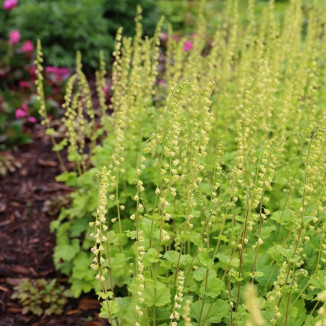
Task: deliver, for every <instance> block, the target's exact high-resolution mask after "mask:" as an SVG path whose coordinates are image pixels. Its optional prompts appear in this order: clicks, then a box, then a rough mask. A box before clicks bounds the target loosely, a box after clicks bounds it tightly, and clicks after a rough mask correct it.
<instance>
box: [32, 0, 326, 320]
mask: <svg viewBox="0 0 326 326" xmlns="http://www.w3.org/2000/svg"><path fill="white" fill-rule="evenodd" d="M237 5H238V1H237V0H228V1H227V3H226V8H225V15H223V17H224V19H223V21H221V25H220V26H219V28H217V31H216V34H215V36H214V39H213V41H212V44H211V48H210V49H209V50H208V49H207V47H206V44H205V35H206V26H205V18H204V16H203V14H202V11H200V13H199V17H198V28H197V33H196V34H195V35H194V36H193V42H192V43H191V46H190V44H189V43H185V42H186V41H185V39H181V40H178V39H175V38H173V31H172V29H171V28H169V30H168V37H167V44H166V53H165V55H166V63H165V66H164V67H163V70H160V71H158V67H161V66H160V65H159V62H160V61H159V58H160V55H159V54H160V51H161V49H160V48H159V35H160V29H161V25H162V21H161V22H160V23H159V25H158V28H157V31H156V33H155V35H154V37H153V38H147V37H145V38H143V37H142V26H141V18H142V17H141V10H140V9H139V10H138V15H137V17H136V34H135V37H134V38H133V39H131V38H129V37H123V36H122V29H120V30H119V31H118V33H117V36H116V46H115V50H114V53H113V56H114V58H115V61H114V64H113V71H112V92H113V95H112V103H111V105H110V107H109V108H107V107H106V103H105V100H104V98H103V92H102V91H103V89H104V87H105V83H104V76H105V66H104V59H103V54H101V55H100V69H99V72H98V73H97V79H96V88H97V93H98V95H99V98H100V101H99V102H100V111H99V113H98V114H95V113H94V111H92V106H91V98H90V92H89V86H88V84H87V82H86V79H85V77H84V75H83V73H82V71H81V59H80V55H78V56H77V69H76V74H75V75H74V76H73V77H72V78H71V79H70V81H69V82H68V87H67V94H66V101H65V106H64V108H65V110H66V114H65V118H64V123H65V125H66V127H67V130H68V142H67V143H68V146H69V155H72V153H74V159H75V161H74V162H76V171H74V172H67V173H64V174H62V175H61V176H59V177H58V180H61V181H65V182H66V183H67V184H68V185H70V186H75V187H77V190H76V192H75V193H74V194H73V195H72V199H73V203H72V206H71V207H70V208H68V209H63V210H62V212H61V214H60V216H59V219H58V220H57V221H55V222H54V223H53V224H52V228H53V229H56V230H57V247H56V249H55V253H54V260H55V262H56V264H57V267H58V268H59V269H60V270H61V271H62V272H64V273H66V274H68V275H69V276H70V281H71V284H72V288H71V290H72V292H73V293H74V295H75V296H78V295H79V294H80V293H81V292H82V291H85V292H88V291H90V290H91V289H95V290H96V291H97V293H98V296H99V298H101V299H102V300H103V305H102V311H101V316H102V317H103V318H107V319H108V320H109V321H110V323H111V325H124V326H125V325H126V326H128V325H133V326H134V325H142V326H146V325H157V326H158V325H170V326H174V325H201V326H203V325H273V326H275V325H285V326H287V325H315V324H316V325H324V323H325V313H324V309H325V307H324V302H325V295H324V293H325V285H324V279H325V276H326V271H325V262H326V259H325V252H326V240H325V231H326V221H325V218H326V215H325V213H326V209H325V203H326V193H325V186H326V160H325V150H326V148H325V145H326V134H325V126H326V106H325V105H326V97H325V85H326V77H325V76H326V75H325V71H326V65H325V62H326V60H325V59H326V10H325V3H324V2H323V1H312V2H311V3H310V5H309V10H308V11H304V10H303V8H305V7H304V6H303V4H302V3H301V1H300V0H293V1H291V3H290V4H289V6H288V8H287V11H286V14H285V16H284V19H283V20H282V21H279V20H278V19H277V18H276V15H275V11H274V1H273V0H271V1H270V2H269V5H266V7H265V9H264V10H263V12H262V16H263V19H261V20H260V21H258V20H257V16H256V10H255V1H249V6H248V22H247V23H246V25H245V26H242V24H243V21H242V20H240V19H239V13H238V6H237ZM185 45H187V46H185ZM203 53H205V55H203ZM161 68H162V67H161ZM158 74H159V77H158V76H157V75H158ZM158 79H160V80H164V85H165V86H166V87H162V83H159V82H158ZM74 85H76V88H74ZM38 86H39V85H38ZM39 87H40V86H39ZM108 109H110V110H112V111H113V114H112V115H109V114H108ZM92 112H93V113H92ZM83 119H84V121H82V120H83ZM95 120H97V121H100V122H101V126H99V127H98V130H97V131H94V130H95V129H96V128H94V121H95ZM80 135H84V136H85V138H83V139H81V138H80ZM94 135H96V136H94ZM94 139H97V142H95V141H94ZM87 140H89V141H87ZM87 143H88V144H90V147H89V151H87V153H89V154H87V155H88V159H87V160H88V164H89V165H87V164H86V163H87V162H86V161H87V160H86V159H84V155H86V154H85V153H86V151H84V146H85V144H87ZM87 166H92V168H90V169H88V170H87ZM97 171H100V172H97ZM95 175H98V177H99V178H98V179H99V185H97V183H96V182H95ZM90 265H91V269H90V268H89V266H90ZM248 283H249V285H247V284H248ZM253 284H255V286H254V285H253Z"/></svg>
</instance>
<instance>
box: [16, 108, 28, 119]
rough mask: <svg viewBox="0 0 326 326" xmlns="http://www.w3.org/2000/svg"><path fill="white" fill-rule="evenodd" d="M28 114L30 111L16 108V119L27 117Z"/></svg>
mask: <svg viewBox="0 0 326 326" xmlns="http://www.w3.org/2000/svg"><path fill="white" fill-rule="evenodd" d="M27 115H28V113H27V112H25V111H24V110H22V109H16V111H15V117H16V119H22V118H26V117H27Z"/></svg>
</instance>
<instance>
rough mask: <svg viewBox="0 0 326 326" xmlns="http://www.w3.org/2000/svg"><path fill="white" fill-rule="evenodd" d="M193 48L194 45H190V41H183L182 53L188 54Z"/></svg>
mask: <svg viewBox="0 0 326 326" xmlns="http://www.w3.org/2000/svg"><path fill="white" fill-rule="evenodd" d="M193 46H194V43H192V42H190V41H185V42H184V43H183V51H185V52H188V51H190V50H191V49H192V48H193Z"/></svg>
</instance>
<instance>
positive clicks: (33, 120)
mask: <svg viewBox="0 0 326 326" xmlns="http://www.w3.org/2000/svg"><path fill="white" fill-rule="evenodd" d="M27 121H28V122H30V123H36V121H37V120H36V118H35V117H29V118H28V119H27Z"/></svg>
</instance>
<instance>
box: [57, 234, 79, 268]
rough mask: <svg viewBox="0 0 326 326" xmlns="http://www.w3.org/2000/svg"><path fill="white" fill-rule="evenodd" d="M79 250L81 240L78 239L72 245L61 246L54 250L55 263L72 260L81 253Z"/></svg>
mask: <svg viewBox="0 0 326 326" xmlns="http://www.w3.org/2000/svg"><path fill="white" fill-rule="evenodd" d="M79 249H80V247H79V240H77V239H74V240H72V242H71V244H60V245H58V246H57V247H55V249H54V255H53V257H54V261H56V262H58V261H59V260H60V259H63V260H71V259H73V258H74V257H75V256H76V254H77V253H78V252H79Z"/></svg>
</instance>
